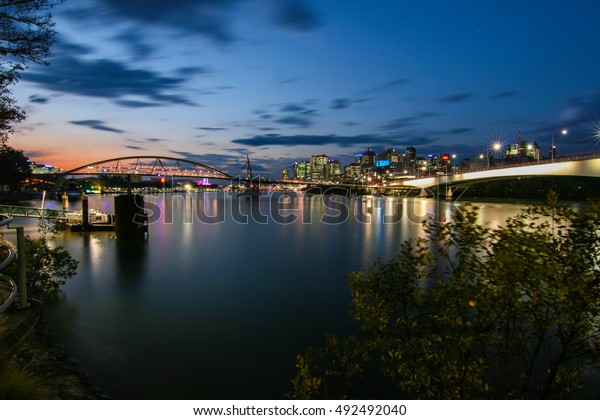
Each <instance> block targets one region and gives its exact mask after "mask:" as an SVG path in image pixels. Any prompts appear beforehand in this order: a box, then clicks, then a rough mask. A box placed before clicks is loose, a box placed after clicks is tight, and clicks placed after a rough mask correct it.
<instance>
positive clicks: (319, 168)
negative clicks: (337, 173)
mask: <svg viewBox="0 0 600 420" xmlns="http://www.w3.org/2000/svg"><path fill="white" fill-rule="evenodd" d="M328 160H329V159H328V157H327V155H312V156H311V158H310V176H311V180H312V181H325V179H327V161H328Z"/></svg>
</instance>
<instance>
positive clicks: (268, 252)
mask: <svg viewBox="0 0 600 420" xmlns="http://www.w3.org/2000/svg"><path fill="white" fill-rule="evenodd" d="M112 201H113V200H112V197H100V196H98V197H96V196H95V197H90V206H91V207H94V208H102V209H106V208H110V206H112ZM146 202H147V203H150V204H149V206H148V208H149V210H150V211H153V212H155V215H154V218H153V223H151V224H150V225H149V237H148V239H146V240H144V241H142V242H134V243H129V242H126V241H119V240H117V239H115V238H112V237H111V235H110V234H103V233H101V232H98V233H88V234H75V233H74V234H64V235H62V236H60V237H59V238H57V243H60V244H63V245H65V246H66V247H67V248H68V249H69V250H70V251H71V252H72V253H73V255H74V257H75V258H77V259H79V260H80V261H81V265H80V269H79V273H78V275H77V277H76V278H73V279H71V280H69V281H68V282H67V284H66V287H65V289H64V291H65V292H64V297H65V299H67V301H68V302H69V305H70V306H65V305H58V306H55V307H52V308H49V310H48V317H47V318H48V320H49V322H51V323H53V324H54V325H55V327H56V329H57V330H59V331H60V335H61V338H62V339H63V341H64V342H65V344H66V345H67V347H68V348H69V349H70V351H72V352H73V353H74V355H75V356H76V357H77V358H78V359H79V360H81V361H82V362H83V363H84V365H85V366H86V368H88V370H89V371H90V372H91V374H92V375H93V376H94V377H95V378H96V380H98V382H99V383H100V385H101V386H102V387H103V388H104V389H105V390H106V391H107V392H108V393H109V394H110V395H111V396H113V397H115V398H184V399H193V398H195V399H203V398H233V399H255V398H273V399H277V398H281V397H282V396H283V393H284V392H286V391H288V390H289V388H290V382H289V378H290V377H291V376H292V375H293V373H294V356H295V354H296V353H298V352H300V351H303V350H304V349H306V348H307V347H309V346H311V345H317V344H319V343H321V342H322V337H323V333H325V332H336V333H341V334H343V333H346V332H349V331H351V329H352V327H353V323H352V321H351V319H350V318H349V316H348V312H347V307H348V303H349V300H350V295H349V290H348V287H347V283H348V280H347V279H346V277H345V273H346V272H348V271H355V270H360V269H362V268H364V267H366V266H370V265H371V264H372V263H373V261H374V259H375V258H376V257H382V258H384V259H389V258H392V257H393V256H395V255H396V253H397V252H398V249H399V246H400V244H401V243H402V242H403V241H404V240H406V239H409V238H416V237H423V235H424V232H423V228H422V223H421V222H422V220H424V219H426V218H429V217H438V216H439V215H440V214H443V215H444V217H453V214H455V212H456V211H457V210H458V209H460V206H461V205H460V204H455V203H448V202H437V201H436V200H427V199H408V198H376V197H372V198H367V199H364V200H363V199H362V198H359V199H356V198H348V197H341V196H323V195H303V194H285V195H282V194H271V195H266V196H264V197H261V199H260V200H247V199H244V198H238V197H237V196H232V195H226V194H213V193H207V194H188V195H186V194H183V195H169V194H158V195H156V196H146ZM77 205H78V204H77V203H76V202H75V203H73V206H72V208H74V207H76V206H77ZM517 208H518V207H516V206H513V205H498V206H496V205H494V206H492V207H484V208H483V209H482V216H481V217H482V220H484V221H491V222H492V223H495V222H496V220H502V219H506V217H507V216H509V215H512V214H514V213H515V211H516V209H517ZM66 314H68V315H66Z"/></svg>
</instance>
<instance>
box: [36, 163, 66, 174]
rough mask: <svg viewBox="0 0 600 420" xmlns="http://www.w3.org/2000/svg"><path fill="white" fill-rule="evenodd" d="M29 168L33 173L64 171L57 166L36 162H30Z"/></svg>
mask: <svg viewBox="0 0 600 420" xmlns="http://www.w3.org/2000/svg"><path fill="white" fill-rule="evenodd" d="M29 168H30V169H31V173H32V174H38V175H41V174H55V173H58V172H62V171H63V170H62V169H61V168H56V167H54V166H52V165H40V164H37V163H35V162H29Z"/></svg>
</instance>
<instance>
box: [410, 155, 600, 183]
mask: <svg viewBox="0 0 600 420" xmlns="http://www.w3.org/2000/svg"><path fill="white" fill-rule="evenodd" d="M589 159H600V153H584V154H578V155H569V156H558V157H555V158H554V159H540V160H534V161H523V162H510V163H507V162H506V161H504V162H502V163H493V164H490V166H489V167H488V166H477V167H472V168H460V167H458V170H456V171H449V172H448V174H446V173H436V174H428V175H422V176H418V178H436V177H444V176H446V175H455V174H464V173H470V172H484V171H493V170H496V169H506V168H520V167H523V166H536V165H548V164H551V163H560V162H573V161H578V160H589Z"/></svg>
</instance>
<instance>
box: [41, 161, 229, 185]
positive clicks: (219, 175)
mask: <svg viewBox="0 0 600 420" xmlns="http://www.w3.org/2000/svg"><path fill="white" fill-rule="evenodd" d="M129 161H133V162H129ZM170 162H175V165H171V164H169V163H170ZM107 163H113V165H112V166H110V167H102V166H101V165H103V164H107ZM184 165H187V166H188V167H189V166H191V167H192V168H184V167H183V166H184ZM86 169H88V170H86ZM56 175H58V177H57V178H56V182H55V184H54V188H53V191H52V192H54V193H56V192H57V191H58V189H59V188H60V186H61V185H62V183H63V182H64V180H65V179H66V178H67V177H68V176H74V175H120V176H123V175H126V176H132V175H140V176H173V177H181V178H183V177H186V178H209V179H222V180H227V181H231V180H233V179H234V177H232V176H231V175H229V174H227V173H226V172H223V171H221V170H219V169H217V168H214V167H212V166H209V165H205V164H203V163H200V162H195V161H193V160H190V159H181V158H177V157H172V156H154V155H143V156H123V157H117V158H111V159H104V160H99V161H97V162H92V163H88V164H86V165H82V166H78V167H76V168H73V169H69V170H68V171H64V172H60V173H58V174H56Z"/></svg>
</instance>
